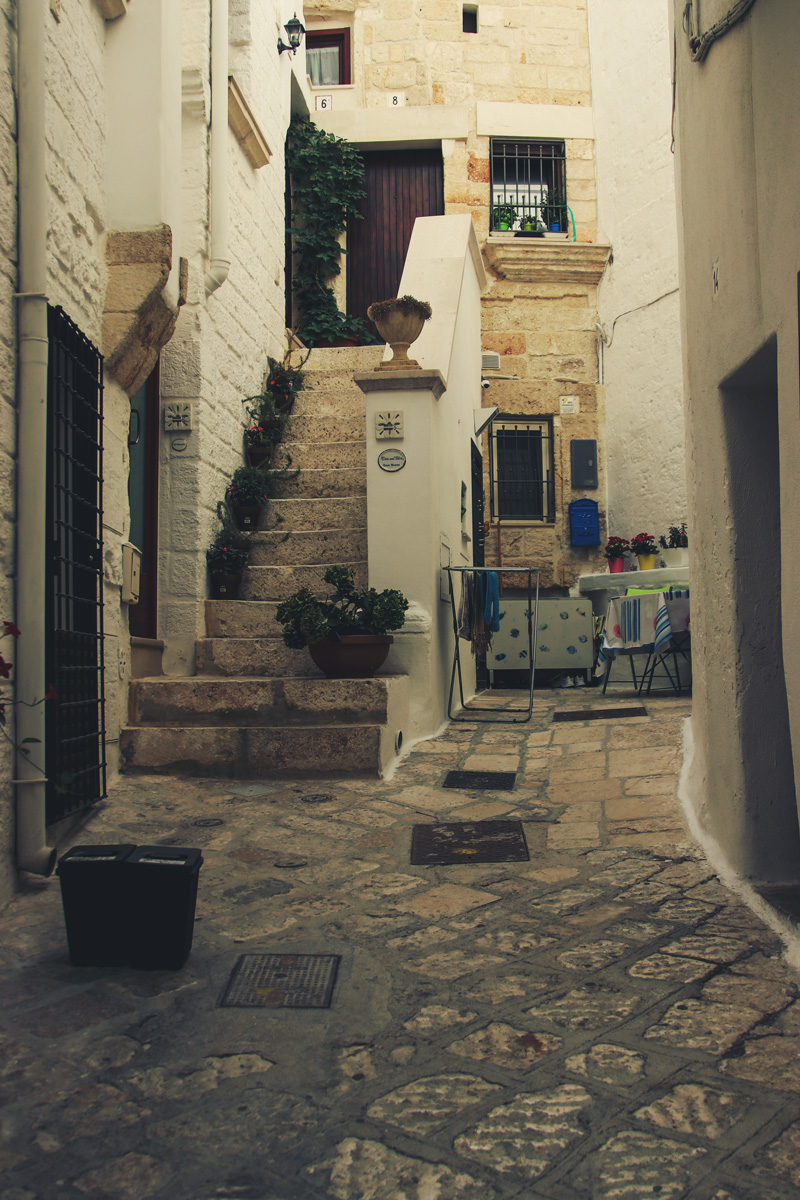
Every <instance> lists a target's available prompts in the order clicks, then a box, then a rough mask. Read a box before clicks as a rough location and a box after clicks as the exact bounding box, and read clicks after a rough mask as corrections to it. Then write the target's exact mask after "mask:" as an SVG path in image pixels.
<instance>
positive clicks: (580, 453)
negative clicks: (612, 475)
mask: <svg viewBox="0 0 800 1200" xmlns="http://www.w3.org/2000/svg"><path fill="white" fill-rule="evenodd" d="M569 450H570V455H571V460H572V486H573V488H574V489H575V490H576V491H577V490H578V489H580V490H581V491H583V489H584V488H596V487H597V442H596V441H595V439H594V438H572V440H571V442H570V444H569Z"/></svg>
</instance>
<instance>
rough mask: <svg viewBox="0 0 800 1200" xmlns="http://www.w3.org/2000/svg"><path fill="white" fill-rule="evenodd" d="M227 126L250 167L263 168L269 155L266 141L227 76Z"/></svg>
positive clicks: (236, 84)
mask: <svg viewBox="0 0 800 1200" xmlns="http://www.w3.org/2000/svg"><path fill="white" fill-rule="evenodd" d="M228 124H229V125H230V127H231V129H232V130H233V132H234V133H235V134H236V138H237V140H238V142H239V145H240V146H241V147H242V150H243V151H244V153H245V155H246V156H247V159H248V161H249V163H250V165H251V167H253V168H254V170H256V171H257V170H258V168H259V167H265V166H266V165H267V163H268V162H269V159H270V154H271V151H270V148H269V146H268V145H267V139H266V138H265V137H264V134H263V133H262V132H261V129H260V128H259V125H258V121H257V120H256V119H255V117H254V116H253V114H252V112H251V111H250V106H249V104H248V103H247V101H246V100H245V98H244V95H243V93H242V89H241V88H240V87H239V85H238V83H237V82H236V80H235V79H234V77H233V75H229V76H228Z"/></svg>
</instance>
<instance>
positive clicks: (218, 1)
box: [206, 0, 231, 296]
mask: <svg viewBox="0 0 800 1200" xmlns="http://www.w3.org/2000/svg"><path fill="white" fill-rule="evenodd" d="M208 193H209V197H208V208H209V222H208V223H209V226H210V231H209V232H210V243H211V244H210V259H209V264H208V270H207V271H206V295H207V296H210V295H211V293H212V292H215V291H216V290H217V288H218V287H221V286H222V284H223V283H224V282H225V280H226V279H227V278H228V271H229V270H230V267H231V260H230V252H229V250H228V0H211V130H210V133H209V164H208Z"/></svg>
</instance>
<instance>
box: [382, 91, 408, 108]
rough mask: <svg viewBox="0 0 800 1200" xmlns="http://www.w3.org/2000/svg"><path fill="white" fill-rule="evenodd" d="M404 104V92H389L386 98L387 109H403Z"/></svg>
mask: <svg viewBox="0 0 800 1200" xmlns="http://www.w3.org/2000/svg"><path fill="white" fill-rule="evenodd" d="M405 102H406V94H405V92H390V93H389V95H388V96H387V97H386V103H387V105H388V106H389V108H403V107H404V105H405Z"/></svg>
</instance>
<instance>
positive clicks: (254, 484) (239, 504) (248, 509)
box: [227, 467, 274, 533]
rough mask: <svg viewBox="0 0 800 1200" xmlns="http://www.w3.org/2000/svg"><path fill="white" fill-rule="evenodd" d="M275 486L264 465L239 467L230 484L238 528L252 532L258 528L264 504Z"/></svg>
mask: <svg viewBox="0 0 800 1200" xmlns="http://www.w3.org/2000/svg"><path fill="white" fill-rule="evenodd" d="M273 491H274V487H273V485H272V479H271V476H270V472H269V471H268V470H266V469H265V468H264V467H237V468H236V470H235V471H234V472H233V475H232V476H231V481H230V483H229V484H228V492H227V497H228V503H229V504H230V507H231V513H232V514H233V519H234V521H235V522H236V527H237V529H241V530H246V531H247V532H248V533H252V532H253V531H254V530H256V529H257V528H258V519H259V517H260V515H261V508H262V506H263V505H264V504H265V503H266V502H267V500H269V497H270V495H271V494H272V493H273Z"/></svg>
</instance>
